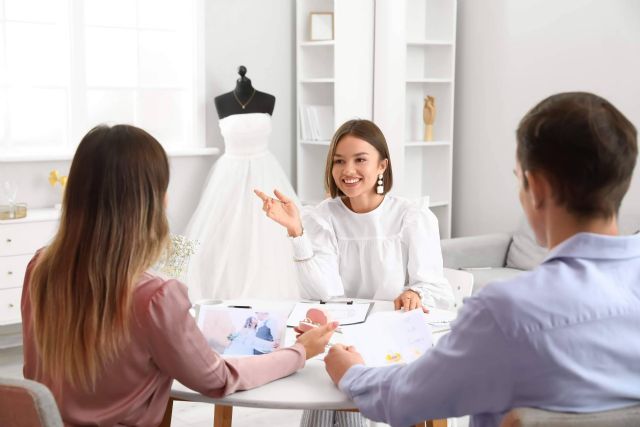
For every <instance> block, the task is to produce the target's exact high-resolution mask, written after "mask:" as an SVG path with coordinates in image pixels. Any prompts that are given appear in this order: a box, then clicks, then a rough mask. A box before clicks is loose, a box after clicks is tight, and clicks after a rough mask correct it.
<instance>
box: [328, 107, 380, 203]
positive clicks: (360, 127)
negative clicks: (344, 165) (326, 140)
mask: <svg viewBox="0 0 640 427" xmlns="http://www.w3.org/2000/svg"><path fill="white" fill-rule="evenodd" d="M347 135H351V136H354V137H356V138H359V139H361V140H363V141H367V142H368V143H369V144H371V145H373V147H374V148H375V149H376V150H377V151H378V154H380V160H385V159H387V168H386V169H385V171H384V172H383V174H382V177H383V188H384V193H383V194H387V193H388V192H389V191H390V190H391V187H392V186H393V170H392V169H391V157H390V156H389V147H388V146H387V140H386V139H385V138H384V134H383V133H382V131H381V130H380V128H379V127H378V126H376V124H375V123H373V122H372V121H370V120H361V119H354V120H349V121H347V122H344V123H343V124H342V126H340V127H339V128H338V130H337V131H336V133H334V134H333V138H332V139H331V145H330V146H329V152H328V154H327V163H326V167H325V170H324V190H325V191H326V192H327V193H329V194H330V195H331V197H332V198H335V197H342V196H344V193H343V192H342V191H341V190H340V189H339V188H338V185H337V184H336V182H335V180H334V179H333V173H332V172H333V157H334V156H335V155H336V149H337V147H338V143H339V142H340V141H341V140H342V138H344V137H345V136H347Z"/></svg>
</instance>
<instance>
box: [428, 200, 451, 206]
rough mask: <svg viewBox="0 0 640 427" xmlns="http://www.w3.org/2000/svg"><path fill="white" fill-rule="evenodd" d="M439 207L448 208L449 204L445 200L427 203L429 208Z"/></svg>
mask: <svg viewBox="0 0 640 427" xmlns="http://www.w3.org/2000/svg"><path fill="white" fill-rule="evenodd" d="M441 206H449V202H447V201H446V200H436V201H435V202H429V207H430V208H438V207H441Z"/></svg>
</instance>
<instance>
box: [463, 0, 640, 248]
mask: <svg viewBox="0 0 640 427" xmlns="http://www.w3.org/2000/svg"><path fill="white" fill-rule="evenodd" d="M456 66H457V70H456V100H455V101H456V111H455V135H454V138H455V153H454V204H453V235H454V236H462V235H473V234H480V233H486V232H495V231H509V230H512V229H513V228H514V227H515V226H516V224H517V222H518V220H519V218H520V216H521V211H520V206H519V204H518V200H517V182H516V180H515V178H514V177H513V174H512V169H513V167H514V161H515V160H514V159H515V130H516V128H517V125H518V121H519V120H520V118H522V116H523V115H524V114H525V113H526V112H527V111H528V110H529V109H530V108H531V107H533V106H534V105H535V104H536V103H537V102H538V101H540V100H542V99H543V98H545V97H547V96H548V95H551V94H553V93H556V92H564V91H578V90H581V91H590V92H594V93H596V94H598V95H601V96H603V97H605V98H607V99H608V100H609V101H611V102H612V103H613V104H614V105H615V106H616V107H617V108H618V109H620V110H621V111H622V113H623V114H625V115H626V116H627V118H629V120H631V121H632V122H633V123H634V124H635V126H636V127H640V1H637V0H608V1H605V0H561V1H560V0H487V1H478V0H459V7H458V34H457V58H456ZM639 175H640V172H638V171H637V172H636V174H635V176H634V180H633V183H632V186H631V189H630V190H629V193H628V195H627V198H626V199H625V202H624V203H623V207H622V213H630V212H631V213H634V214H637V213H640V178H639Z"/></svg>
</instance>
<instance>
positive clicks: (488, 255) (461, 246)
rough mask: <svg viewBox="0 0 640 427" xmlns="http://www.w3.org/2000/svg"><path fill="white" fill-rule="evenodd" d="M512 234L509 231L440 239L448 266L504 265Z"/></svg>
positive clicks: (446, 265) (444, 259)
mask: <svg viewBox="0 0 640 427" xmlns="http://www.w3.org/2000/svg"><path fill="white" fill-rule="evenodd" d="M510 244H511V235H510V234H507V233H496V234H483V235H480V236H470V237H456V238H454V239H443V240H441V241H440V245H441V247H442V258H443V261H444V266H445V267H447V268H456V269H458V268H473V267H504V266H505V263H506V260H507V251H508V250H509V245H510Z"/></svg>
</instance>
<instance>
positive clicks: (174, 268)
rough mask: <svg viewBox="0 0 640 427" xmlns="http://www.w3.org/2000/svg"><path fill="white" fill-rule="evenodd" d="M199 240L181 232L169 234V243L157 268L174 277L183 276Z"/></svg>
mask: <svg viewBox="0 0 640 427" xmlns="http://www.w3.org/2000/svg"><path fill="white" fill-rule="evenodd" d="M197 245H198V242H196V241H194V240H190V239H187V238H186V237H185V236H182V235H180V234H171V235H170V236H169V245H168V246H167V249H166V251H165V254H164V255H163V256H162V258H161V259H160V262H159V263H158V265H157V266H156V269H157V270H158V271H159V272H161V273H163V274H165V275H167V276H169V277H173V278H176V279H178V278H182V277H183V275H184V274H185V273H186V270H187V266H188V265H189V258H190V257H191V255H193V254H194V253H195V252H196V247H197Z"/></svg>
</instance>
